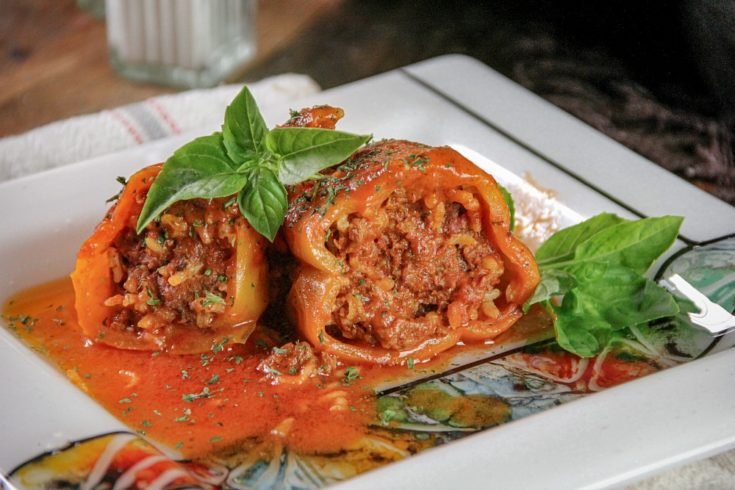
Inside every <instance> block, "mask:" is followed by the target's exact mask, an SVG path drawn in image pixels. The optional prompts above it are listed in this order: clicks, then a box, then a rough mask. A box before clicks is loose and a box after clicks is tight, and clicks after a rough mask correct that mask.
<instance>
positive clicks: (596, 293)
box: [564, 266, 679, 330]
mask: <svg viewBox="0 0 735 490" xmlns="http://www.w3.org/2000/svg"><path fill="white" fill-rule="evenodd" d="M573 292H574V295H573V297H574V299H575V300H576V307H575V309H574V314H575V315H577V316H578V317H580V318H585V319H592V320H599V321H603V322H605V323H607V324H608V325H609V328H610V329H612V330H619V329H621V328H625V327H630V326H633V325H637V324H639V323H645V322H649V321H651V320H657V319H659V318H665V317H668V316H674V315H676V314H677V313H679V306H678V305H677V304H676V301H674V298H673V297H672V296H671V294H669V292H668V291H666V290H665V289H663V288H662V287H659V286H657V285H656V284H655V283H654V282H653V281H651V280H650V279H646V278H644V277H643V276H641V275H640V274H638V273H636V272H635V271H633V270H631V269H628V268H626V267H619V266H614V267H610V268H609V269H608V270H607V272H606V273H605V275H604V277H602V278H600V279H599V280H597V281H594V282H591V283H587V284H580V285H579V286H578V287H576V288H575V289H574V290H573ZM564 300H565V302H566V300H567V298H564Z"/></svg>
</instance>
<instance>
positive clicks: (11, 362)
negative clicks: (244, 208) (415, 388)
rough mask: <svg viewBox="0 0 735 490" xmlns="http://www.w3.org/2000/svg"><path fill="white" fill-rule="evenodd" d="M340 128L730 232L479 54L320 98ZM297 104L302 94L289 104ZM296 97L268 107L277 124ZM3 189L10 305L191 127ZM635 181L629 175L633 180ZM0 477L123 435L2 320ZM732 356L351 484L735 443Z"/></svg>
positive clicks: (591, 204) (578, 201)
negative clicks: (460, 154) (451, 153)
mask: <svg viewBox="0 0 735 490" xmlns="http://www.w3.org/2000/svg"><path fill="white" fill-rule="evenodd" d="M313 104H331V105H336V106H340V107H343V108H344V109H345V113H346V118H345V120H344V122H343V123H341V124H340V129H344V130H347V131H354V132H370V133H373V134H374V136H375V138H376V139H379V138H388V137H389V138H405V139H410V140H416V141H421V142H424V143H427V144H430V145H455V146H458V147H463V148H470V149H472V150H474V151H476V152H478V153H479V154H481V155H483V156H484V157H486V158H487V159H489V160H491V161H493V162H496V163H498V164H500V165H502V166H503V167H505V168H506V169H508V170H510V171H511V172H513V173H514V174H516V175H523V174H526V173H527V174H529V175H531V176H532V177H533V178H534V179H535V180H536V181H537V182H539V183H541V184H542V185H543V186H544V187H547V188H552V189H554V190H555V191H556V192H557V195H558V199H559V201H560V202H561V203H563V204H565V205H566V206H568V207H569V208H571V209H572V210H574V211H576V212H577V213H579V215H581V216H583V217H589V216H591V215H594V214H596V213H598V212H602V211H609V212H614V213H618V214H620V215H622V216H625V217H633V218H635V217H644V216H654V215H662V214H678V215H682V216H685V218H686V220H685V223H684V227H683V229H682V233H681V236H680V245H681V244H683V243H688V244H694V243H698V242H701V241H706V240H711V239H714V238H717V237H720V236H725V235H728V234H732V233H734V232H735V208H733V207H732V206H729V205H728V204H726V203H724V202H722V201H719V200H717V199H716V198H714V197H712V196H710V195H708V194H706V193H704V192H702V191H700V190H698V189H696V188H695V187H693V186H691V185H689V184H688V183H686V182H684V181H683V180H681V179H679V178H678V177H675V176H673V175H672V174H669V173H668V172H666V171H664V170H662V169H661V168H659V167H658V166H656V165H654V164H653V163H651V162H649V161H647V160H645V159H643V158H642V157H640V156H638V155H636V154H634V153H632V152H631V151H629V150H627V149H625V148H624V147H622V146H620V145H619V144H617V143H615V142H613V141H611V140H610V139H608V138H606V137H605V136H603V135H601V134H600V133H597V132H596V131H594V130H592V129H591V128H589V127H587V126H585V125H584V124H582V123H581V122H579V121H578V120H576V119H574V118H572V117H571V116H569V115H567V114H566V113H564V112H562V111H560V110H558V109H557V108H555V107H553V106H552V105H550V104H548V103H546V102H544V101H543V100H541V99H540V98H538V97H536V96H534V95H533V94H531V93H529V92H527V91H526V90H524V89H522V88H521V87H519V86H517V85H515V84H514V83H513V82H511V81H509V80H507V79H505V78H504V77H502V76H501V75H499V74H497V73H496V72H494V71H492V70H491V69H489V68H488V67H486V66H484V65H482V64H481V63H479V62H477V61H475V60H472V59H470V58H466V57H462V56H447V57H442V58H436V59H433V60H429V61H426V62H423V63H419V64H417V65H413V66H410V67H408V68H405V69H401V70H395V71H392V72H389V73H386V74H383V75H380V76H377V77H373V78H370V79H367V80H363V81H360V82H356V83H353V84H350V85H346V86H343V87H339V88H336V89H333V90H329V91H326V92H323V93H320V94H318V95H316V96H314V97H312V98H310V99H307V100H304V101H302V102H301V103H300V104H298V105H299V106H308V105H313ZM291 105H295V104H293V103H292V104H291ZM287 110H288V107H269V108H268V110H266V111H265V114H264V115H265V118H266V121H267V122H268V124H269V125H273V124H276V123H278V122H279V121H281V120H283V119H284V118H285V116H286V115H287V114H288V111H287ZM214 129H216V128H202V130H201V131H198V132H194V133H188V134H184V135H180V136H177V137H173V138H168V139H165V140H161V141H159V142H156V143H152V144H148V145H145V146H141V147H137V148H133V149H130V150H127V151H124V152H121V153H118V154H113V155H107V156H103V157H100V158H96V159H93V160H88V161H86V162H82V163H79V164H76V165H72V166H68V167H64V168H61V169H56V170H52V171H48V172H44V173H41V174H37V175H34V176H31V177H27V178H23V179H19V180H16V181H12V182H8V183H5V184H0V209H3V210H4V213H3V216H2V218H0V219H1V220H2V228H1V229H2V230H3V231H2V235H0V264H2V276H1V277H0V299H2V300H5V299H7V297H8V296H10V295H11V294H12V293H14V292H16V291H18V290H19V289H22V288H25V287H29V286H32V285H35V284H39V283H42V282H44V281H48V280H50V279H54V278H57V277H60V276H63V275H65V274H68V273H69V272H70V271H71V269H72V268H73V264H74V258H75V255H76V252H77V249H78V247H79V245H80V243H81V242H82V241H83V240H84V239H85V238H86V237H87V236H88V235H89V233H91V231H92V229H93V228H94V226H95V224H96V223H97V222H98V221H99V220H100V218H101V217H102V216H103V215H104V213H105V211H106V207H107V206H106V204H105V199H106V198H107V197H109V196H110V195H113V194H114V193H115V192H117V190H118V188H119V184H117V183H116V182H115V179H114V177H115V176H117V175H129V174H130V173H132V171H134V170H136V169H138V168H141V167H143V166H145V165H148V164H150V163H154V162H157V161H161V160H163V159H165V158H166V157H167V156H168V155H170V154H171V152H172V151H173V150H174V149H176V148H177V147H178V146H180V145H181V144H182V143H184V142H186V141H188V140H189V139H191V138H192V137H193V136H196V135H198V134H204V133H207V132H210V131H212V130H214ZM631 176H635V177H634V178H633V177H631ZM0 372H2V373H3V374H2V378H0V388H1V389H2V390H3V402H2V404H1V405H0V433H1V434H3V439H4V440H5V441H13V443H12V445H11V444H3V445H2V447H0V473H7V472H8V471H10V470H11V469H12V467H14V466H15V465H16V464H18V463H21V462H22V461H25V460H26V459H28V458H30V457H33V456H35V455H36V454H38V453H40V452H43V451H45V450H48V449H53V448H58V447H60V446H63V445H64V444H65V443H66V442H68V441H70V440H75V439H80V438H82V437H86V436H91V435H94V434H98V433H101V432H109V431H113V430H123V429H124V427H123V426H122V424H121V423H120V422H119V421H117V420H116V419H114V418H113V417H112V416H111V415H109V414H107V413H106V412H105V411H104V410H102V409H101V408H99V407H98V406H97V405H96V404H95V403H93V402H92V401H91V400H89V399H88V398H87V397H86V396H85V395H83V394H82V393H81V392H79V391H78V390H77V389H76V388H74V387H73V386H72V385H71V384H70V383H68V382H67V381H66V380H65V378H64V376H62V375H61V374H60V373H58V372H56V371H55V370H54V369H53V368H52V367H51V366H49V365H48V364H47V363H46V362H44V361H43V360H41V359H40V358H39V357H37V356H36V355H34V354H33V353H32V352H30V351H29V350H28V349H27V348H26V347H24V346H23V345H22V344H20V343H19V342H18V340H17V339H16V338H15V337H13V336H12V335H10V334H9V333H8V332H7V331H6V330H5V329H2V330H0ZM733 379H735V350H734V349H729V350H725V351H723V352H719V353H717V354H713V355H711V356H708V357H706V358H704V359H700V360H697V361H694V362H691V363H689V364H686V365H683V366H679V367H676V368H673V369H669V370H666V371H663V372H660V373H657V374H654V375H651V376H649V377H646V378H643V379H640V380H636V381H633V382H630V383H627V384H625V385H623V386H620V387H617V388H613V389H610V390H608V391H606V392H603V393H600V394H596V395H594V396H590V397H586V398H584V399H581V400H578V401H574V402H571V403H568V404H566V405H564V406H561V407H558V408H555V409H553V410H549V411H546V412H543V413H541V414H537V415H533V416H530V417H528V418H525V419H523V420H521V421H518V422H514V423H511V424H507V425H504V426H502V427H499V428H496V429H493V430H490V431H485V432H482V433H479V434H477V435H474V436H470V437H468V438H466V439H462V440H460V441H457V442H454V443H451V444H449V445H447V446H443V447H439V448H436V449H432V450H429V451H427V452H425V453H422V454H420V455H418V456H416V457H412V458H409V459H407V460H405V461H403V462H401V463H397V464H393V465H389V466H388V467H385V468H383V469H381V470H377V471H374V472H371V473H369V474H366V475H363V476H361V477H358V478H355V479H352V480H349V481H348V482H347V483H346V484H345V485H346V486H349V487H351V488H384V487H396V488H397V487H401V488H450V487H459V486H465V487H487V486H489V485H492V486H493V487H497V488H525V489H533V488H582V487H584V488H602V487H606V486H611V485H617V484H621V483H622V482H626V481H631V480H634V479H636V478H640V477H641V476H642V475H645V474H648V473H651V472H653V471H657V470H659V469H661V468H664V467H667V466H670V465H672V464H676V463H680V462H683V461H687V460H691V459H693V458H698V457H703V456H705V455H708V454H712V453H714V452H717V451H721V450H724V449H726V448H728V447H732V446H735V417H733V413H735V390H733V388H732V380H733Z"/></svg>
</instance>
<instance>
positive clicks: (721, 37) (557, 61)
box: [246, 0, 735, 203]
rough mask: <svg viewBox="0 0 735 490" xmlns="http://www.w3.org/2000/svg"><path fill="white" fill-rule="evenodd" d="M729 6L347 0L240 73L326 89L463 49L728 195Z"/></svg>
mask: <svg viewBox="0 0 735 490" xmlns="http://www.w3.org/2000/svg"><path fill="white" fill-rule="evenodd" d="M734 4H735V2H730V1H720V2H712V1H709V2H708V1H702V0H687V1H668V2H664V1H648V2H633V1H626V2H584V1H563V2H549V1H538V0H518V1H506V0H494V1H488V0H485V1H476V2H440V1H429V0H418V1H395V0H378V1H370V2H366V1H358V0H348V1H344V2H342V3H341V4H340V5H339V6H338V7H337V8H336V9H334V10H332V11H330V12H328V13H327V14H326V15H324V16H323V17H321V18H320V20H319V21H318V22H317V23H316V24H314V25H313V26H311V28H309V29H308V30H307V31H306V32H304V33H303V34H302V35H301V36H300V37H299V38H298V39H297V40H296V41H295V42H293V43H292V44H290V45H289V46H287V47H286V48H284V49H283V50H281V51H280V52H278V53H276V54H275V55H274V56H272V57H270V58H269V59H267V60H265V61H264V62H262V63H260V64H259V65H258V66H255V67H253V68H251V69H250V70H249V71H248V72H247V73H246V78H247V79H252V80H254V79H258V78H261V77H263V76H266V75H271V74H275V73H282V72H284V71H292V72H302V73H307V74H309V75H311V76H312V77H314V78H315V79H316V80H317V82H319V83H320V84H321V85H322V86H323V87H324V88H329V87H333V86H337V85H341V84H343V83H346V82H350V81H353V80H358V79H361V78H364V77H367V76H370V75H374V74H376V73H380V72H383V71H387V70H390V69H393V68H397V67H400V66H403V65H406V64H410V63H413V62H416V61H419V60H423V59H426V58H430V57H433V56H437V55H441V54H445V53H463V54H467V55H469V56H473V57H475V58H478V59H480V60H481V61H483V62H485V63H486V64H488V65H490V66H491V67H493V68H494V69H496V70H498V71H500V72H501V73H503V74H504V75H506V76H508V77H509V78H511V79H513V80H515V81H516V82H518V83H520V84H522V85H524V86H525V87H527V88H528V89H530V90H532V91H533V92H535V93H536V94H538V95H540V96H542V97H544V98H545V99H547V100H549V101H550V102H552V103H554V104H555V105H557V106H559V107H561V108H562V109H564V110H566V111H568V112H570V113H571V114H573V115H575V116H577V117H579V118H580V119H582V120H584V121H586V122H587V123H588V124H591V125H592V126H594V127H595V128H597V129H599V130H600V131H602V132H604V133H606V134H608V135H609V136H611V137H612V138H614V139H616V140H618V141H620V142H621V143H623V144H624V145H626V146H628V147H629V148H631V149H633V150H634V151H636V152H638V153H640V154H642V155H644V156H646V157H647V158H649V159H651V160H653V161H655V162H657V163H658V164H660V165H662V166H664V167H666V168H668V169H669V170H671V171H673V172H676V173H677V174H679V175H681V176H682V177H685V178H686V179H687V180H690V181H692V182H693V183H695V184H696V185H698V186H699V187H701V188H703V189H705V190H707V191H709V192H711V193H713V194H715V195H717V196H719V197H720V198H722V199H724V200H726V201H729V202H731V203H735V164H734V162H733V132H734V130H735V126H734V125H733V122H732V121H733V118H732V109H733V104H732V102H733V101H734V100H735V90H734V89H733V83H735V82H733V81H732V80H733V79H735V75H734V76H733V77H730V76H729V72H730V71H731V70H732V68H731V66H733V65H735V34H734V33H735V28H733V29H730V27H733V17H732V15H735V7H734V6H733V5H734ZM715 47H718V48H717V49H715Z"/></svg>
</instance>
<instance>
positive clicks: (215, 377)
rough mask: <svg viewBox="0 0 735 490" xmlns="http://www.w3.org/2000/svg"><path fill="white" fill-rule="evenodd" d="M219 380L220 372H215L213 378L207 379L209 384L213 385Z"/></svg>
mask: <svg viewBox="0 0 735 490" xmlns="http://www.w3.org/2000/svg"><path fill="white" fill-rule="evenodd" d="M218 381H219V374H217V373H215V374H213V375H212V377H211V378H209V380H207V384H208V385H213V384H215V383H217V382H218Z"/></svg>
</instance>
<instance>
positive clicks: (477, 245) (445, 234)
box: [327, 188, 503, 350]
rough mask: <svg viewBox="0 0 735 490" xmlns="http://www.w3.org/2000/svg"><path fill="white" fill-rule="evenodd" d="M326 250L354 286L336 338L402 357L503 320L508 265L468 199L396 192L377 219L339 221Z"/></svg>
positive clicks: (333, 329) (346, 294) (342, 306)
mask: <svg viewBox="0 0 735 490" xmlns="http://www.w3.org/2000/svg"><path fill="white" fill-rule="evenodd" d="M327 247H328V248H329V249H330V250H331V251H332V252H333V253H334V254H335V255H337V256H338V257H339V258H340V259H341V260H343V261H344V263H345V264H346V265H347V267H348V273H347V275H346V276H347V278H348V280H349V284H348V285H346V286H345V287H343V288H342V290H341V291H340V293H339V295H338V298H337V307H336V308H335V310H334V312H333V314H332V321H333V325H331V326H329V327H328V331H329V333H330V334H332V335H337V336H340V337H342V338H344V339H352V340H356V341H361V342H367V343H369V344H371V345H379V346H381V347H383V348H386V349H397V350H403V349H407V348H410V347H412V346H415V345H418V344H419V343H421V342H422V341H424V340H427V339H430V338H433V337H439V336H442V335H445V334H446V333H447V332H448V331H449V330H450V329H456V328H460V327H462V326H466V325H467V324H468V323H469V322H470V321H473V320H478V319H480V320H482V319H488V320H492V319H494V318H497V317H498V315H499V311H498V308H497V306H496V304H495V300H496V298H498V297H499V296H500V294H501V293H500V290H499V289H497V287H498V285H499V282H500V277H501V276H502V274H503V262H502V259H501V257H500V255H499V254H498V253H497V252H496V251H495V250H494V249H493V247H492V245H491V244H490V242H489V241H488V240H487V238H485V236H484V235H483V234H482V222H481V216H480V203H479V202H478V201H477V199H476V198H475V197H474V195H473V194H472V193H471V192H469V191H466V190H461V189H460V190H455V191H450V192H449V193H438V194H431V195H429V196H418V195H412V191H411V190H406V189H402V188H399V189H397V190H396V191H395V192H394V193H393V194H392V195H391V196H390V197H389V198H388V200H387V201H386V202H385V203H384V205H383V206H382V207H381V209H380V210H379V211H378V212H377V214H376V215H375V216H370V217H363V216H358V215H351V216H349V217H347V218H344V219H342V220H340V221H338V222H337V223H336V224H335V225H334V226H333V227H332V229H331V233H330V237H329V239H328V240H327Z"/></svg>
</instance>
